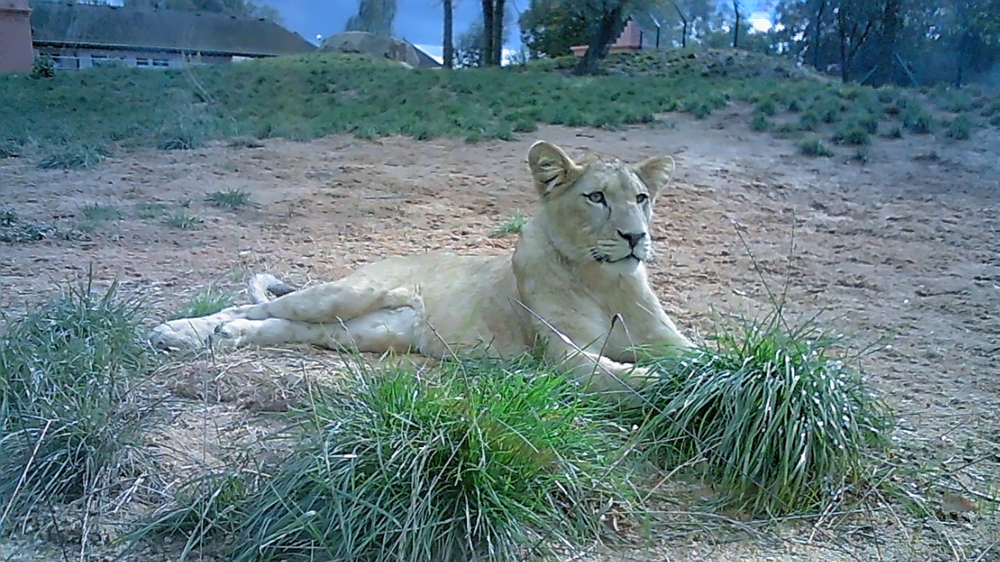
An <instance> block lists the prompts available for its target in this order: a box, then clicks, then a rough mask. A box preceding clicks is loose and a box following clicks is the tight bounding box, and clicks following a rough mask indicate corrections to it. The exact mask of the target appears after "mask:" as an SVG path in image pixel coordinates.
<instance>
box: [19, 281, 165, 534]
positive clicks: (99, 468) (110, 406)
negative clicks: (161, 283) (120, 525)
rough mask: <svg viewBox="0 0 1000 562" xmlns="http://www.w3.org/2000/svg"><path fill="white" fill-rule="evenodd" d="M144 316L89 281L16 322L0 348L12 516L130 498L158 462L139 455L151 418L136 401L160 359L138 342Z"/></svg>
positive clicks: (133, 303)
mask: <svg viewBox="0 0 1000 562" xmlns="http://www.w3.org/2000/svg"><path fill="white" fill-rule="evenodd" d="M142 318H143V307H142V304H141V302H140V301H138V300H136V299H134V298H131V297H125V296H122V295H120V294H119V292H118V287H117V285H116V284H112V285H111V287H110V288H109V289H108V290H107V291H105V292H104V293H103V294H96V293H95V291H94V290H93V287H92V285H91V280H90V279H88V280H87V281H86V282H85V283H82V284H81V285H80V286H75V287H74V286H70V287H68V288H67V289H66V290H65V292H64V293H63V294H62V295H61V296H60V297H59V298H57V299H55V300H54V301H53V302H51V303H48V304H46V305H44V306H40V307H38V308H37V309H35V310H32V311H31V312H30V313H29V314H28V315H27V316H25V317H23V318H20V319H13V320H12V319H8V329H7V332H6V334H4V336H3V338H2V340H0V450H2V451H3V455H2V456H0V505H3V506H4V507H5V511H4V513H5V515H8V516H10V517H13V518H20V517H27V516H29V515H30V514H31V513H33V512H37V511H38V509H39V508H38V506H39V505H44V504H45V503H46V502H53V501H57V502H68V501H72V500H76V499H78V498H85V497H86V498H88V499H90V500H94V499H98V500H99V499H100V498H101V497H107V496H111V495H112V494H114V493H115V492H116V491H117V492H125V491H126V490H128V488H129V486H130V484H131V482H132V481H133V479H134V477H136V476H138V475H140V474H141V473H142V472H144V470H143V467H144V466H145V465H146V463H149V462H151V461H150V459H148V458H147V453H146V452H145V450H144V449H143V447H141V444H142V437H143V434H144V430H145V428H146V424H147V421H148V416H147V415H146V410H145V409H144V407H143V406H142V405H141V404H139V403H138V402H137V401H136V399H135V395H136V393H135V388H136V386H137V385H139V384H141V381H142V379H141V377H143V376H144V375H145V372H146V370H147V369H148V367H149V366H150V364H151V361H152V355H151V349H150V347H149V346H148V345H147V344H145V343H144V340H143V338H142V337H141V336H140V335H139V327H140V322H141V320H142ZM100 504H101V502H100V501H98V502H97V503H95V504H94V507H91V508H90V509H97V507H96V506H97V505H100ZM2 523H5V522H0V527H2V528H3V529H4V530H7V529H8V528H10V527H8V526H7V525H6V524H2Z"/></svg>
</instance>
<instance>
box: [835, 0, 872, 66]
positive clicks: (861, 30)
mask: <svg viewBox="0 0 1000 562" xmlns="http://www.w3.org/2000/svg"><path fill="white" fill-rule="evenodd" d="M878 4H879V3H878V2H875V1H872V0H838V1H837V2H836V14H837V37H838V38H839V39H840V43H839V45H840V79H841V81H842V82H847V81H849V80H850V79H851V63H853V62H854V58H855V57H856V56H857V54H858V51H859V50H860V49H861V46H862V45H864V44H865V41H867V40H868V37H869V35H870V34H871V30H872V27H873V26H874V25H875V23H876V22H877V21H878V17H879V13H880V10H879V5H878Z"/></svg>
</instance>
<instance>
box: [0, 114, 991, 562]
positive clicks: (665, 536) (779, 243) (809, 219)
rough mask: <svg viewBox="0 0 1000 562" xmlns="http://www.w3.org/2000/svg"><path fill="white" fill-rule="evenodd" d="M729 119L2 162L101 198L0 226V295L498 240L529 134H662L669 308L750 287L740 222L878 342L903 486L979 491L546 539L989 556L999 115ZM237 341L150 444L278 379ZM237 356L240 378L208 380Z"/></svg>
mask: <svg viewBox="0 0 1000 562" xmlns="http://www.w3.org/2000/svg"><path fill="white" fill-rule="evenodd" d="M748 121H749V119H747V118H746V113H745V112H744V111H743V110H740V109H731V110H729V112H728V113H724V112H717V113H716V114H713V115H712V116H711V117H710V118H709V119H707V120H704V121H694V120H691V119H689V118H688V117H686V116H681V115H673V114H671V115H667V116H663V118H662V122H661V123H660V124H659V125H658V126H655V127H641V128H634V129H629V130H627V131H618V132H608V131H594V130H584V129H570V128H557V127H544V128H542V129H540V130H539V131H537V132H536V133H534V134H524V135H521V139H520V140H517V141H515V142H489V143H482V144H477V145H467V144H465V143H463V142H462V141H461V140H441V139H435V140H430V141H422V142H418V141H414V140H411V139H408V138H389V139H383V140H381V141H377V142H370V141H362V140H356V139H353V138H350V137H331V138H325V139H322V140H318V141H314V142H308V143H295V142H287V141H280V140H268V141H265V142H264V146H263V147H260V148H237V147H230V146H228V145H226V144H223V143H219V144H216V145H212V146H210V147H207V148H204V149H200V150H192V151H172V152H167V151H150V152H141V153H137V154H130V155H127V156H123V157H118V158H113V159H111V160H109V161H107V162H105V163H104V164H102V165H100V166H98V167H96V168H94V169H92V170H87V171H67V172H64V171H49V170H39V169H37V168H35V167H34V166H32V165H30V164H29V163H27V162H24V161H20V160H0V205H2V206H3V207H5V208H10V209H14V210H15V211H16V212H17V213H18V215H19V216H21V217H22V218H24V219H33V220H37V221H41V222H45V223H55V224H58V225H65V227H66V228H69V227H72V226H74V225H76V224H78V223H79V222H80V221H81V207H82V206H83V205H85V204H88V203H95V202H97V203H104V204H110V205H114V206H115V207H117V208H118V209H119V210H120V211H121V215H122V216H121V218H120V219H119V220H114V221H109V222H105V223H103V224H100V225H97V226H96V227H94V228H93V229H92V230H91V231H90V232H89V233H87V234H85V235H84V236H83V237H82V238H80V239H77V240H70V241H63V240H46V241H41V242H34V243H23V244H3V243H0V304H2V305H3V306H7V307H10V308H12V309H17V308H19V307H20V306H22V305H23V304H24V303H25V302H29V301H34V300H37V299H38V298H40V297H42V296H43V294H45V293H48V292H51V291H53V290H54V289H55V288H56V286H57V284H58V283H61V282H64V281H65V280H67V279H72V278H75V277H77V276H80V275H82V274H84V273H85V272H86V270H87V268H88V267H89V266H90V265H91V264H93V267H94V269H95V272H96V276H97V277H98V278H99V279H100V280H101V281H102V282H104V283H107V282H109V281H110V280H111V279H112V278H114V277H117V278H118V279H119V280H120V281H121V282H122V283H123V285H124V286H125V287H126V288H127V289H129V290H135V291H141V292H143V293H145V294H147V295H148V296H149V298H150V299H152V301H153V302H154V303H156V304H157V307H158V309H159V310H162V311H163V316H166V315H167V314H168V313H170V312H173V311H175V310H178V309H179V308H181V306H182V304H183V303H184V302H185V301H186V299H187V298H188V297H189V296H190V295H192V294H194V293H195V292H198V291H201V290H204V289H206V288H207V287H209V286H214V287H218V288H220V289H224V290H239V289H241V288H242V286H241V280H242V279H243V278H245V275H246V274H247V273H248V272H256V271H261V270H270V271H273V272H276V273H278V274H279V275H281V276H284V277H287V278H289V279H291V280H292V281H293V282H295V283H296V284H298V285H303V284H306V283H311V282H317V281H321V280H325V279H333V278H336V277H338V276H340V275H343V274H345V273H347V272H348V271H349V270H351V269H352V268H354V267H356V266H358V265H360V264H364V263H367V262H371V261H374V260H377V259H380V258H382V257H384V256H388V255H393V254H403V253H410V252H419V251H424V250H436V249H449V250H454V251H456V252H462V253H474V254H494V253H499V252H506V251H509V250H511V248H512V246H513V242H514V238H513V237H501V238H494V237H491V236H490V234H491V232H492V231H493V230H494V229H495V228H497V227H498V226H500V225H502V224H503V223H504V222H505V220H506V219H507V218H508V217H510V216H511V215H513V214H514V213H515V212H518V211H521V212H524V213H527V214H530V213H531V212H532V210H533V209H534V206H535V197H534V193H533V192H532V187H531V184H530V182H529V178H528V174H527V171H526V166H525V163H524V159H525V155H526V153H527V149H528V147H529V145H530V144H531V143H532V142H533V141H535V140H536V139H539V138H544V139H548V140H551V141H554V142H556V143H558V144H560V145H561V146H563V147H564V148H566V149H567V150H568V151H569V152H570V153H571V154H579V153H581V152H583V151H586V150H599V151H601V152H608V153H612V154H617V155H619V156H621V157H623V158H626V159H630V160H632V159H634V160H638V159H639V158H641V157H645V156H650V155H654V154H670V155H673V156H674V157H675V158H676V160H677V164H678V167H677V173H676V182H675V183H674V185H673V186H672V187H671V188H670V189H669V190H667V192H666V193H664V194H663V195H662V197H661V198H660V199H659V201H658V203H657V209H658V210H657V213H658V215H657V217H656V221H655V226H654V230H655V232H654V233H655V239H656V240H657V242H658V253H659V257H658V260H657V261H656V262H655V263H654V264H652V266H651V270H652V282H653V285H654V287H655V288H656V290H657V292H658V294H659V295H660V297H661V299H662V300H663V302H664V304H665V306H666V308H667V309H668V312H670V313H672V314H673V315H674V316H675V318H676V319H677V321H678V323H679V324H680V325H681V326H682V327H683V328H684V329H686V330H687V331H688V332H690V333H692V334H694V335H698V334H705V333H707V332H708V331H709V330H710V329H711V327H712V326H713V324H714V323H716V322H719V321H720V317H722V316H725V315H728V314H734V313H740V312H745V311H753V310H757V309H759V308H760V307H762V306H764V305H766V303H767V300H766V295H765V292H764V289H763V286H762V284H761V280H760V278H759V276H758V274H757V272H756V271H755V270H754V269H753V267H752V263H751V260H750V258H749V257H748V255H747V252H746V250H745V249H744V248H743V245H742V243H741V242H740V240H739V238H738V236H737V228H739V229H741V231H742V232H743V235H744V237H745V238H746V240H747V242H748V243H749V245H750V248H751V250H752V251H753V253H754V255H755V257H756V260H757V262H758V264H759V265H760V266H761V267H762V269H763V270H764V271H765V278H766V279H767V281H768V282H769V283H771V286H772V288H775V289H780V287H781V285H782V283H784V281H785V279H786V278H787V279H788V280H789V282H790V286H789V290H788V305H787V306H788V309H789V310H791V311H793V312H797V313H803V314H808V313H811V312H814V311H816V310H819V309H821V308H822V309H826V310H828V311H829V313H828V314H829V316H828V317H829V321H830V322H833V323H835V324H836V325H837V326H838V327H840V328H842V329H843V330H844V331H845V333H847V334H849V335H850V336H851V338H852V339H853V340H854V341H856V342H857V344H858V346H859V347H860V346H863V345H867V344H871V343H873V342H877V341H879V339H880V338H885V341H882V342H880V343H879V344H878V347H877V349H875V351H874V352H873V353H872V355H870V356H869V358H868V359H866V360H865V363H864V366H865V368H866V369H867V371H868V372H869V373H870V374H871V378H872V380H873V382H874V384H875V386H876V387H877V388H878V389H879V390H880V391H881V392H883V393H884V395H885V396H886V398H887V399H888V400H889V401H890V403H891V404H892V405H893V406H894V407H895V408H896V410H897V411H898V413H899V414H900V428H899V430H898V432H897V437H898V439H899V442H900V445H901V448H900V458H901V461H900V462H901V463H902V464H911V465H914V466H917V465H922V466H925V467H927V468H928V469H930V470H932V471H933V472H934V474H936V475H937V476H935V477H933V478H931V479H930V480H929V481H928V480H925V481H923V482H924V485H925V486H926V487H925V488H924V489H920V490H917V492H918V493H920V494H922V495H927V496H929V497H931V498H939V497H941V493H942V492H943V491H944V490H947V489H951V490H954V491H956V492H957V493H958V494H960V495H961V497H963V498H966V499H969V500H974V501H975V503H976V504H977V508H976V509H977V510H976V511H970V512H968V513H965V514H963V515H962V516H961V517H957V518H956V517H942V518H930V519H928V520H925V521H917V520H914V519H912V518H909V517H908V516H906V515H905V514H904V513H903V512H902V510H899V511H891V510H883V511H879V512H878V513H873V514H871V519H870V520H869V521H868V523H865V522H864V521H861V522H858V521H853V522H843V523H842V524H840V525H834V524H833V523H832V521H833V520H834V519H835V518H833V517H829V518H826V519H824V521H822V522H821V523H820V524H817V525H815V526H813V525H811V524H810V525H806V526H792V527H791V528H788V529H783V530H780V531H755V532H752V533H749V534H748V536H746V537H744V538H741V539H740V540H738V541H735V542H732V541H729V540H723V539H720V538H719V537H718V536H715V535H714V534H713V533H712V532H711V531H710V530H702V531H699V532H681V531H678V532H668V531H664V532H662V533H660V534H658V535H656V537H654V541H653V544H648V545H637V546H635V547H634V548H621V547H615V548H613V549H607V548H595V549H594V550H593V551H592V552H589V553H582V554H574V555H568V556H567V557H566V559H567V560H570V559H586V560H660V561H674V560H841V559H843V560H981V561H988V560H1000V547H998V543H997V541H998V539H1000V517H998V515H997V512H996V508H995V506H992V507H991V504H990V502H989V501H987V500H986V498H988V497H995V495H996V493H997V490H998V489H1000V448H998V445H997V443H998V442H1000V418H998V416H997V414H996V412H997V411H998V410H1000V372H998V370H997V368H996V366H995V365H996V364H995V363H994V362H993V361H995V358H996V357H997V356H998V354H1000V216H998V215H1000V135H998V131H997V130H996V129H993V130H992V131H985V132H982V131H981V132H977V133H976V134H975V136H974V137H973V140H970V141H964V142H960V143H958V142H955V143H953V142H950V141H947V140H944V139H935V138H933V137H931V136H922V137H917V136H909V137H907V138H904V139H899V140H884V139H878V140H877V141H876V144H875V145H874V146H872V147H871V148H870V161H869V162H868V163H865V164H862V163H860V162H857V161H854V160H852V159H851V155H852V154H853V150H850V151H848V150H846V149H844V150H843V151H842V153H839V154H838V155H837V156H836V157H833V158H818V159H814V158H806V157H803V156H799V155H797V154H796V149H795V146H794V143H793V142H791V141H787V140H779V139H775V138H773V137H771V136H769V135H767V134H759V133H754V132H751V131H749V129H747V128H746V126H745V125H744V124H745V123H747V122H748ZM230 188H238V189H242V190H247V191H249V192H250V193H251V194H252V199H253V201H254V202H256V203H257V204H258V206H257V207H255V208H246V209H240V210H235V211H233V210H223V209H218V208H216V207H213V206H211V205H210V204H209V203H208V202H205V201H204V198H205V196H206V194H208V193H211V192H214V191H218V190H225V189H230ZM150 203H162V204H164V205H166V206H167V207H168V211H167V212H174V211H175V210H178V209H182V210H183V211H184V212H186V213H189V214H191V215H197V216H199V217H201V218H203V219H204V224H202V225H201V228H198V229H193V230H180V229H177V228H173V227H170V226H167V225H166V224H164V223H163V222H162V220H161V219H160V218H141V217H140V214H141V210H142V209H143V208H148V205H149V204H150ZM185 203H186V204H187V205H188V206H187V207H183V208H182V207H181V206H180V205H182V204H185ZM144 206H145V207H144ZM793 242H794V247H793ZM239 298H240V299H243V298H245V296H244V295H242V294H241V295H240V297H239ZM316 354H318V355H316ZM316 354H314V357H317V356H318V357H319V359H317V360H322V352H316ZM243 357H244V358H245V360H244V361H243V363H244V367H245V368H243V370H242V371H240V370H239V369H236V368H233V366H232V365H229V366H228V367H226V368H223V367H219V366H218V365H217V364H209V363H207V362H206V363H196V364H193V365H192V366H191V368H190V369H189V370H188V374H189V375H190V376H192V377H200V379H199V380H201V379H204V378H205V376H206V375H205V372H209V378H211V379H212V385H213V386H212V388H213V389H214V390H213V391H212V392H209V393H207V394H204V393H203V394H202V395H200V396H199V394H198V393H197V392H193V393H192V392H187V393H185V392H182V391H181V390H180V389H181V387H183V386H184V385H183V384H177V385H175V386H170V385H168V386H167V388H168V390H169V389H171V388H172V389H173V391H174V392H175V394H177V396H178V397H179V398H180V399H181V403H182V404H184V403H185V402H184V400H187V402H186V404H188V406H187V407H186V410H185V411H182V412H180V413H179V414H178V416H176V417H175V418H174V420H175V421H174V426H172V427H170V428H167V429H166V430H165V431H164V436H165V437H164V439H165V440H169V439H170V436H171V435H173V436H174V437H176V438H178V439H181V440H183V439H185V438H186V439H190V440H191V441H192V442H195V443H198V442H204V441H208V440H210V437H208V436H207V433H212V435H213V437H211V439H214V438H215V436H216V434H218V435H223V434H224V435H229V436H230V437H232V436H234V435H237V434H239V437H240V438H246V436H247V435H248V432H250V433H252V432H253V430H252V428H254V427H255V422H254V418H253V416H254V415H255V414H254V413H253V412H249V411H247V403H248V402H252V401H260V400H261V398H260V397H259V396H257V395H255V394H254V392H252V391H250V390H248V389H247V388H245V385H246V384H248V383H254V381H258V382H259V381H264V380H266V379H268V378H269V377H278V376H287V373H288V371H287V369H286V367H287V365H288V364H289V362H290V361H291V360H290V359H288V357H287V356H286V355H283V354H281V353H278V352H275V353H273V354H272V353H268V352H264V351H262V352H258V353H253V354H248V355H245V356H243ZM206 370H207V371H206ZM237 372H243V373H247V372H253V373H256V375H255V376H253V377H249V378H234V379H231V380H230V381H229V382H225V381H226V378H227V377H230V376H232V377H237V375H236V374H233V373H237ZM282 373H283V374H282ZM177 376H178V377H183V376H184V375H177ZM243 376H246V375H239V377H243ZM272 398H273V396H272ZM252 409H253V408H251V410H252ZM208 418H211V420H212V424H211V426H212V428H211V429H209V428H208V425H209V424H206V423H204V420H205V419H208ZM248 428H249V429H248ZM258 429H259V428H258ZM185 436H186V437H185ZM164 446H165V447H166V446H167V445H166V444H164ZM182 448H183V447H175V449H182ZM935 501H939V500H935ZM22 547H23V548H18V547H17V546H16V545H8V546H6V547H5V546H3V545H0V559H12V560H21V559H32V560H36V559H40V558H39V556H40V554H38V553H39V552H43V551H44V549H45V548H46V547H45V545H44V544H42V545H41V546H39V545H38V544H36V545H34V546H24V545H22ZM39 548H41V550H39ZM53 552H57V551H53ZM32 553H35V554H32ZM8 557H9V558H8ZM60 557H61V556H60Z"/></svg>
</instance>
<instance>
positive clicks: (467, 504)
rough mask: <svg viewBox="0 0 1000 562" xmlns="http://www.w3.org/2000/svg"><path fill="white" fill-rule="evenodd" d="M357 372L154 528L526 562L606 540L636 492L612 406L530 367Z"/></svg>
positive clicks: (383, 553) (309, 549)
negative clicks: (607, 512) (259, 452)
mask: <svg viewBox="0 0 1000 562" xmlns="http://www.w3.org/2000/svg"><path fill="white" fill-rule="evenodd" d="M350 370H351V373H350V375H349V379H350V381H349V383H348V387H349V388H350V391H349V392H347V393H336V392H333V391H331V390H328V389H318V390H316V391H315V393H314V394H313V395H312V396H311V400H310V401H309V405H308V406H307V407H306V408H304V409H302V410H297V411H294V412H293V413H292V414H290V417H291V421H292V427H291V429H289V430H286V431H284V432H282V433H281V434H280V437H282V438H283V439H287V441H285V442H287V443H289V444H290V446H291V447H292V451H291V453H290V454H289V455H287V456H286V457H285V458H284V459H283V460H282V461H280V462H278V463H277V464H276V466H272V467H269V468H266V469H262V470H264V471H265V473H264V474H262V478H260V479H255V478H252V477H245V476H243V475H241V474H237V473H235V472H233V471H229V472H227V473H225V474H223V475H221V476H220V477H218V478H217V479H215V480H214V482H213V483H212V485H211V486H209V487H207V489H206V487H205V486H189V487H188V488H187V489H186V490H185V492H186V493H185V494H182V497H180V498H178V501H177V502H175V503H174V504H173V505H171V506H168V507H167V508H165V509H163V510H161V511H160V512H159V514H157V516H156V517H155V518H154V519H153V520H152V522H151V523H150V524H149V525H147V526H146V527H144V528H143V529H141V530H140V531H139V534H147V535H148V534H162V533H168V534H169V533H181V534H184V535H187V537H188V549H194V548H198V547H200V546H201V545H203V544H206V543H211V542H212V541H213V540H215V539H228V544H229V548H228V552H227V553H226V556H225V558H226V559H228V560H234V561H236V562H250V561H262V560H313V559H316V558H317V557H320V558H322V559H329V560H385V561H390V560H440V561H442V562H450V561H460V560H461V561H465V560H471V559H480V560H482V559H489V560H496V561H507V560H510V561H514V560H522V559H523V556H524V555H525V554H526V549H533V548H535V547H539V548H542V547H541V546H540V545H542V544H551V543H552V542H556V543H561V544H577V545H579V544H582V543H587V542H590V541H593V540H595V539H598V538H599V537H601V536H602V535H604V534H605V530H606V526H605V523H604V522H603V521H602V520H601V513H602V510H603V508H604V507H606V506H607V505H609V502H618V503H619V504H625V505H627V504H628V503H630V502H631V501H632V499H631V498H632V497H633V494H632V492H631V488H630V487H629V486H628V484H626V483H625V479H624V474H622V471H619V470H617V469H616V468H614V467H616V466H617V465H616V460H617V459H618V458H620V457H619V455H620V452H621V450H622V449H621V447H622V442H621V440H620V438H619V437H617V435H619V434H620V433H621V432H620V431H617V432H616V431H615V430H616V428H615V427H614V426H612V425H611V424H610V423H608V422H606V421H601V420H603V419H606V417H607V411H606V410H605V409H604V407H601V406H597V405H596V404H594V403H592V402H581V399H580V398H579V395H578V393H577V392H576V391H575V390H574V388H573V386H572V385H570V384H569V383H568V382H567V381H566V380H564V379H563V378H562V377H560V376H557V375H555V374H554V373H552V372H551V371H546V370H544V369H543V368H542V367H541V366H539V365H538V364H537V363H535V362H533V361H531V360H527V359H525V360H522V361H520V362H515V363H512V364H507V365H497V364H494V363H489V362H474V363H472V362H454V363H449V364H447V365H445V366H443V370H442V371H440V372H437V373H434V374H432V375H429V374H427V373H424V374H422V375H420V374H414V373H412V372H407V371H402V370H393V369H388V368H384V367H379V368H377V369H374V370H373V368H372V367H367V366H362V365H358V366H354V367H353V368H351V369H350ZM262 481H263V482H262ZM539 538H545V539H548V540H546V541H540V540H539Z"/></svg>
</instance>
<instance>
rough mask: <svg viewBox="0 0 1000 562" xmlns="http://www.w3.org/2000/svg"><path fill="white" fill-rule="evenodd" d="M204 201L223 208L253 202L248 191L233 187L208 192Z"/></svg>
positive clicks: (235, 207) (231, 207) (243, 205)
mask: <svg viewBox="0 0 1000 562" xmlns="http://www.w3.org/2000/svg"><path fill="white" fill-rule="evenodd" d="M205 201H208V202H209V203H211V204H213V205H215V206H216V207H220V208H223V209H238V208H240V207H245V206H247V205H252V204H253V202H252V201H251V200H250V192H249V191H246V190H243V189H235V188H234V189H227V190H225V191H215V192H213V193H209V194H208V196H207V197H205Z"/></svg>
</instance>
